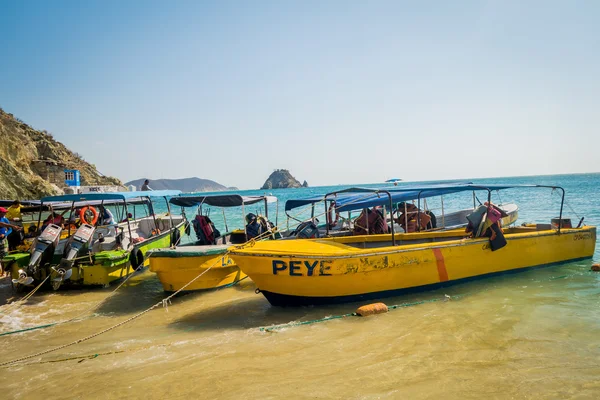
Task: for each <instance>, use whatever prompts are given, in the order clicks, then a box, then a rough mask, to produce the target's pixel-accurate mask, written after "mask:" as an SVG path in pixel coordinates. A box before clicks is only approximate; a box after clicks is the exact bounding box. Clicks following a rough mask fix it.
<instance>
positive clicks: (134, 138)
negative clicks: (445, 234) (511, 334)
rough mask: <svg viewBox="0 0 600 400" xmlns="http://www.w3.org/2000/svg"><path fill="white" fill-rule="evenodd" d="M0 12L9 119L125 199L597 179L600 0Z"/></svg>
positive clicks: (92, 4) (4, 7)
mask: <svg viewBox="0 0 600 400" xmlns="http://www.w3.org/2000/svg"><path fill="white" fill-rule="evenodd" d="M0 10H1V11H0V48H1V49H2V52H1V53H0V54H1V56H0V107H2V108H4V109H5V111H7V112H11V113H13V114H15V115H16V116H17V117H19V118H21V119H22V120H24V121H25V122H27V123H29V124H31V125H32V126H34V127H35V128H38V129H46V130H48V131H50V132H52V133H53V134H54V136H55V138H57V139H58V140H60V141H62V142H64V143H65V144H66V145H67V146H68V147H70V148H71V149H72V150H74V151H77V152H79V153H81V154H82V155H83V156H84V157H85V158H86V159H87V160H88V161H90V162H92V163H94V164H96V166H97V167H98V169H99V170H100V171H101V172H103V173H104V174H109V175H114V176H117V177H118V178H120V179H122V180H123V181H127V180H130V179H135V178H141V177H149V178H151V179H157V178H182V177H190V176H198V177H201V178H208V179H213V180H216V181H217V182H219V183H222V184H224V185H227V186H238V187H240V188H256V187H259V186H260V185H261V184H262V183H263V182H264V180H265V179H266V177H267V176H268V175H269V174H270V173H271V172H272V170H273V169H275V168H287V169H290V170H291V172H292V174H293V175H295V176H296V177H297V178H298V179H299V180H301V181H302V180H304V179H306V180H307V181H308V182H309V184H311V185H331V184H342V183H367V182H380V181H383V180H385V179H388V178H391V177H399V178H404V179H406V180H424V179H449V178H472V177H486V176H514V175H534V174H553V173H570V172H596V171H600V151H599V149H600V133H599V132H598V131H599V127H600V107H599V106H600V104H599V103H600V79H599V74H600V24H598V16H599V15H600V2H598V1H592V0H590V1H574V2H570V1H525V2H523V1H456V2H455V1H431V2H414V1H370V2H366V1H358V0H355V1H333V0H332V1H311V0H308V1H294V2H292V1H277V0H273V1H253V2H252V1H241V0H240V1H213V2H201V1H181V0H178V1H173V2H169V1H89V2H87V1H72V2H67V1H9V0H0Z"/></svg>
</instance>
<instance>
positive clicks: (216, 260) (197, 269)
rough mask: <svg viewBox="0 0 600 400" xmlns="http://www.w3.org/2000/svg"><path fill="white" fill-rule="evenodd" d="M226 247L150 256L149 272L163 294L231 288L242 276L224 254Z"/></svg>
mask: <svg viewBox="0 0 600 400" xmlns="http://www.w3.org/2000/svg"><path fill="white" fill-rule="evenodd" d="M226 253H227V246H219V247H218V248H211V246H181V247H178V248H176V249H162V250H157V251H154V252H152V255H151V257H150V258H149V260H150V271H152V272H155V273H156V274H157V276H158V279H159V280H160V282H161V284H162V286H163V289H164V290H165V291H166V292H175V291H178V290H181V289H182V288H184V286H185V285H186V284H188V283H189V282H190V281H192V280H193V279H194V278H196V277H198V275H200V274H202V276H200V277H199V278H198V279H196V280H194V281H193V282H192V283H190V284H189V285H188V286H185V288H184V291H186V292H187V291H196V290H210V289H217V288H222V287H227V286H231V285H235V284H236V283H237V282H239V281H241V280H242V279H244V278H246V274H244V273H243V272H242V271H240V269H239V267H238V266H237V265H236V264H235V263H234V262H233V260H232V259H231V258H230V257H229V256H228V255H227V254H226Z"/></svg>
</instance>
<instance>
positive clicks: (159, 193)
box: [41, 190, 181, 203]
mask: <svg viewBox="0 0 600 400" xmlns="http://www.w3.org/2000/svg"><path fill="white" fill-rule="evenodd" d="M179 194H181V191H180V190H152V191H145V192H142V191H137V192H108V193H79V194H65V195H62V196H48V197H44V198H42V200H41V201H42V202H43V203H48V202H63V201H92V200H122V201H127V200H130V199H140V198H150V199H155V198H160V197H172V196H177V195H179Z"/></svg>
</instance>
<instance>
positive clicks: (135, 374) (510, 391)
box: [0, 174, 600, 399]
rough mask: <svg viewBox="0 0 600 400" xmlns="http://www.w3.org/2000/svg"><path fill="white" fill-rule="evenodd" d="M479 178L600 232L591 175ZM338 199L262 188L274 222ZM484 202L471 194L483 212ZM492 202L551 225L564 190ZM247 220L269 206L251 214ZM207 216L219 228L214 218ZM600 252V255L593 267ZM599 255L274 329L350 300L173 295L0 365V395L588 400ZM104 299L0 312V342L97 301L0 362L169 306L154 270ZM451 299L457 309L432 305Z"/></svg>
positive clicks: (36, 301)
mask: <svg viewBox="0 0 600 400" xmlns="http://www.w3.org/2000/svg"><path fill="white" fill-rule="evenodd" d="M473 182H475V183H479V182H482V183H483V182H485V183H508V184H540V185H556V186H561V187H563V188H564V189H565V190H566V193H567V195H566V204H565V208H564V214H565V217H567V218H571V220H572V221H573V224H574V225H576V224H577V223H578V222H579V220H580V219H581V217H584V218H585V219H584V223H586V224H589V225H598V224H599V223H600V208H599V207H598V205H599V201H600V174H581V175H555V176H538V177H515V178H498V179H485V180H473ZM404 184H406V185H408V184H414V183H401V185H404ZM353 186H365V185H353ZM342 188H343V187H340V186H333V187H317V188H302V189H286V190H270V191H266V192H267V194H272V195H274V196H277V197H278V198H279V200H280V204H279V208H278V209H277V208H275V210H277V211H278V212H277V213H276V212H275V211H273V210H272V209H271V208H269V216H270V219H271V220H275V219H277V220H278V223H279V225H281V226H284V225H285V224H286V216H285V213H284V211H283V208H284V204H285V201H286V200H288V199H290V198H301V197H306V196H311V195H318V194H324V193H329V192H332V191H335V190H339V189H342ZM264 193H265V191H244V192H240V194H243V195H256V194H264ZM464 197H465V196H464V195H463V196H462V198H461V197H460V196H456V197H454V196H448V197H447V198H445V199H444V207H445V209H446V210H447V212H448V211H452V209H457V208H464V207H468V206H472V204H473V199H472V197H470V198H467V199H465V198H464ZM467 197H468V196H467ZM483 197H485V194H481V195H480V194H478V200H479V201H484V200H485V199H484V198H483ZM492 200H493V201H494V202H497V203H500V202H504V203H507V202H514V203H516V204H518V205H519V223H522V222H539V223H549V222H550V219H551V218H553V217H557V216H558V213H559V209H560V191H559V190H558V191H557V190H555V191H552V190H550V189H541V188H519V189H508V190H504V191H501V192H500V193H499V194H497V193H494V194H493V197H492ZM476 201H477V200H476ZM273 206H274V205H273ZM269 207H271V206H269ZM428 207H429V208H431V209H432V210H434V211H436V210H439V208H440V205H438V204H435V205H434V203H433V199H432V200H431V201H430V203H428ZM207 211H208V210H203V212H207ZM324 211H325V210H324V209H323V210H322V211H321V213H323V212H324ZM193 212H194V213H195V212H196V211H195V210H194V211H193ZM244 212H246V213H247V212H253V213H264V209H261V208H260V206H258V205H257V206H249V207H247V208H246V209H245V210H244ZM436 212H437V211H436ZM210 215H211V219H213V220H214V221H215V224H217V227H218V228H219V229H220V230H221V229H225V227H224V225H223V226H221V225H220V224H221V222H220V219H219V218H218V217H219V216H220V217H222V214H221V211H220V210H218V209H211V210H210ZM275 215H277V218H275ZM226 217H227V222H228V228H229V230H232V229H234V228H241V227H242V226H243V213H242V211H241V209H238V210H233V209H231V210H228V211H227V214H226ZM321 221H324V219H322V220H321ZM438 221H439V219H438ZM598 255H599V253H598V247H597V251H596V254H595V255H594V260H595V262H597V261H598V260H599V257H598ZM594 260H585V261H578V262H573V263H568V264H563V265H560V266H554V267H548V268H543V269H536V270H531V271H527V272H523V273H518V274H511V275H505V276H499V277H494V278H489V279H481V280H478V281H474V282H469V283H465V284H460V285H455V286H452V287H449V288H444V289H440V290H437V291H432V292H424V293H419V294H412V295H407V296H400V297H394V298H388V299H385V300H384V301H385V302H386V303H387V304H388V305H392V304H405V303H418V304H417V305H414V306H411V307H406V308H401V309H397V310H393V311H391V312H389V313H387V314H382V315H377V316H372V317H367V318H358V317H348V318H343V319H335V320H331V321H326V322H320V323H314V324H308V325H300V326H293V325H290V326H288V327H286V328H283V329H280V330H277V331H275V332H265V331H261V330H260V328H261V327H265V326H272V325H277V324H286V323H290V322H302V321H311V320H316V319H321V318H323V317H326V316H330V315H341V314H346V313H350V312H352V311H354V310H355V309H356V307H357V306H359V305H360V304H345V305H335V306H323V307H301V308H276V307H272V306H270V305H269V303H268V302H267V301H266V300H265V299H264V298H263V296H262V295H257V294H255V293H254V289H255V286H254V284H253V283H252V282H251V281H248V280H246V281H243V282H242V284H240V285H238V286H236V287H232V288H227V289H222V290H216V291H211V292H205V293H196V294H190V295H186V296H181V297H177V298H175V299H174V300H173V302H172V304H170V305H169V306H168V308H163V307H162V306H161V307H160V308H157V309H155V310H153V311H151V312H148V313H146V314H144V315H143V316H141V317H140V318H138V319H136V320H134V321H133V322H130V323H127V324H125V325H123V326H121V327H119V328H116V329H114V330H112V331H109V332H107V333H105V334H102V335H100V336H97V337H95V338H93V339H90V340H86V341H84V342H82V343H79V344H76V345H74V346H70V347H66V348H63V349H61V350H57V351H54V352H52V353H49V354H47V355H44V356H40V357H35V358H32V359H29V360H28V361H26V362H27V363H29V364H27V365H17V366H13V367H10V368H4V367H0V368H1V369H0V388H1V389H0V390H1V393H2V398H23V399H32V398H44V399H53V398H65V397H72V398H127V399H131V398H142V397H143V398H145V399H154V398H157V399H158V398H161V399H162V398H174V399H178V398H227V399H234V398H235V399H237V398H242V397H243V398H250V399H252V398H261V399H278V398H282V397H287V398H307V399H308V398H311V399H312V398H319V399H321V398H324V399H338V398H349V399H363V398H366V399H376V398H390V399H396V398H409V399H426V398H448V399H465V398H467V399H470V398H473V399H479V398H483V397H485V398H492V399H495V398H498V399H505V398H517V399H522V398H531V399H540V398H541V399H557V398H558V399H562V398H578V399H579V398H581V399H584V398H590V399H591V398H598V397H599V396H600V380H599V378H598V377H599V376H600V362H599V361H598V360H599V359H600V339H599V337H600V308H599V306H600V273H595V272H592V271H590V266H591V265H592V263H593V262H594ZM114 288H115V286H113V287H111V288H107V289H96V290H69V291H64V292H58V293H52V292H46V293H40V294H36V295H35V296H34V297H33V298H31V299H30V300H29V301H28V302H27V303H26V304H25V305H22V306H20V307H18V308H16V309H15V308H12V309H10V308H8V306H6V305H3V306H1V307H0V312H2V314H0V324H1V325H0V331H2V332H7V331H13V330H15V329H23V328H27V327H33V326H39V325H42V324H47V323H53V322H58V321H63V320H67V319H69V318H72V317H74V316H78V315H80V314H82V313H83V314H86V313H87V314H89V312H88V311H89V310H90V308H93V307H94V306H95V305H98V304H99V308H97V309H96V310H95V313H94V315H93V316H92V317H90V318H87V319H84V320H82V321H79V322H70V323H67V324H63V325H57V326H54V327H51V328H47V329H40V330H34V331H29V332H24V333H19V334H14V335H9V336H0V341H1V342H0V343H1V344H2V354H1V356H0V362H2V361H8V360H12V359H16V358H19V357H21V356H26V355H30V354H34V353H37V352H41V351H44V350H47V349H50V348H54V347H57V346H61V345H63V344H67V343H70V342H73V341H75V340H77V339H80V338H84V337H86V336H88V335H93V334H95V333H97V332H100V331H102V330H104V329H106V328H107V327H110V326H112V325H114V324H116V323H119V322H121V321H124V320H127V319H128V318H131V317H132V316H134V315H136V314H137V313H139V312H141V311H143V310H145V309H147V308H148V307H150V306H152V305H153V304H156V303H158V302H160V300H161V299H162V298H163V297H164V293H163V292H162V290H161V285H160V282H159V281H158V280H157V279H156V277H155V276H154V275H153V274H152V273H150V272H148V271H145V272H143V273H141V274H137V275H134V276H133V277H132V278H131V279H130V280H129V281H128V282H127V283H126V285H125V286H123V287H122V288H120V289H119V290H118V291H117V292H115V293H114V294H113V295H112V296H110V293H111V291H112V290H114ZM0 293H1V294H2V297H1V300H2V302H3V303H4V302H5V301H6V299H8V298H10V297H11V296H13V294H12V292H11V289H10V283H9V282H8V280H7V279H5V280H2V281H1V282H0ZM446 295H449V296H450V298H451V300H450V301H441V300H442V299H445V298H446ZM438 300H440V301H438ZM52 361H55V362H52Z"/></svg>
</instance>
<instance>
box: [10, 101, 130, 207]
mask: <svg viewBox="0 0 600 400" xmlns="http://www.w3.org/2000/svg"><path fill="white" fill-rule="evenodd" d="M64 169H77V170H79V171H80V179H81V185H82V186H84V185H121V182H120V181H119V180H118V179H116V178H112V177H106V176H103V175H102V174H100V173H99V172H98V171H97V170H96V167H95V166H94V165H92V164H90V163H88V162H86V161H85V160H84V159H83V158H82V156H81V155H79V154H77V153H74V152H72V151H70V150H69V149H68V148H67V147H66V146H65V145H64V144H62V143H60V142H59V141H57V140H55V139H54V138H53V137H52V135H51V134H50V133H48V132H46V131H39V130H36V129H33V128H32V127H31V126H29V125H27V124H26V123H24V122H23V121H21V120H19V119H18V118H16V117H14V116H13V115H12V114H9V113H7V112H5V111H4V110H2V109H1V108H0V199H21V200H23V199H39V198H40V197H42V196H45V195H53V194H60V193H62V186H64V184H62V182H64V174H63V172H62V171H63V170H64Z"/></svg>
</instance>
